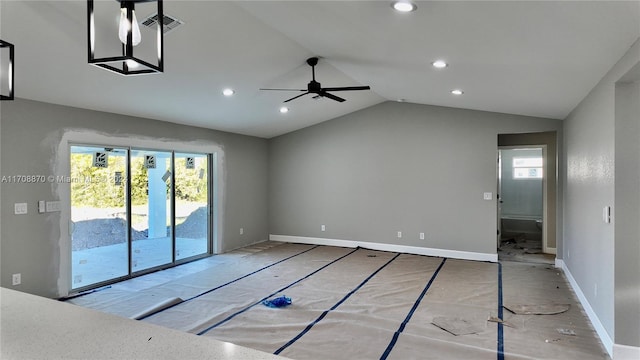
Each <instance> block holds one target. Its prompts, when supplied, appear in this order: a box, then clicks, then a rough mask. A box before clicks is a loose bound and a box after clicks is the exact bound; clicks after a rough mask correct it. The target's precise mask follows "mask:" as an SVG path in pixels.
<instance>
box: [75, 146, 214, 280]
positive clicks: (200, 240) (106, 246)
mask: <svg viewBox="0 0 640 360" xmlns="http://www.w3.org/2000/svg"><path fill="white" fill-rule="evenodd" d="M70 154H71V155H70V165H71V176H70V177H69V179H70V181H69V182H70V183H71V220H72V224H71V230H72V233H71V245H72V246H71V248H72V249H71V251H72V256H71V258H72V263H71V273H72V279H71V282H72V289H73V290H77V289H81V290H82V289H86V288H90V287H93V286H97V285H102V284H105V283H107V282H113V281H116V280H119V279H122V278H126V277H131V276H135V275H139V274H142V273H145V272H149V271H153V270H156V269H160V268H164V267H167V266H171V265H174V264H176V263H177V262H184V261H188V260H191V259H195V258H197V257H202V256H206V255H207V254H209V253H210V251H211V250H210V249H211V244H210V239H211V237H210V235H209V234H210V232H211V231H210V217H211V216H210V215H211V214H212V211H211V208H210V193H211V192H210V190H209V188H210V185H209V184H210V180H211V177H210V174H209V172H210V166H209V162H210V157H211V155H208V154H196V153H174V152H171V151H159V150H143V149H131V148H114V147H103V146H84V145H73V146H71V148H70Z"/></svg>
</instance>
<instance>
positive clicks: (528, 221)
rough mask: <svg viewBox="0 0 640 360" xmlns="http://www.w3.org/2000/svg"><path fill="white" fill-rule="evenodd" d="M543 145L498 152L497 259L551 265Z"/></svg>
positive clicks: (511, 148)
mask: <svg viewBox="0 0 640 360" xmlns="http://www.w3.org/2000/svg"><path fill="white" fill-rule="evenodd" d="M546 158H547V147H546V145H535V146H500V147H499V148H498V211H497V213H498V216H497V217H498V258H499V259H500V260H508V261H525V262H537V263H549V264H553V263H554V262H555V255H553V253H551V252H550V251H549V246H548V239H547V235H548V232H547V231H545V230H546V228H545V227H546V226H547V224H546V221H545V220H546V218H547V214H546V206H545V205H546V204H545V203H546V201H545V199H546V198H547V174H546V172H545V163H546Z"/></svg>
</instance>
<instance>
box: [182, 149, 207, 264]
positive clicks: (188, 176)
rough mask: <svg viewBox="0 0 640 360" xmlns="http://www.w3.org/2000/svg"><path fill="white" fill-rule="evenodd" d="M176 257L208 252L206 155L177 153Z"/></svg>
mask: <svg viewBox="0 0 640 360" xmlns="http://www.w3.org/2000/svg"><path fill="white" fill-rule="evenodd" d="M175 165H176V180H175V193H176V214H175V223H176V260H181V259H185V258H189V257H192V256H197V255H201V254H206V253H208V252H209V241H208V239H209V205H208V204H209V201H208V199H209V190H208V189H209V187H208V184H209V176H208V174H209V161H208V156H207V155H205V154H186V153H176V154H175Z"/></svg>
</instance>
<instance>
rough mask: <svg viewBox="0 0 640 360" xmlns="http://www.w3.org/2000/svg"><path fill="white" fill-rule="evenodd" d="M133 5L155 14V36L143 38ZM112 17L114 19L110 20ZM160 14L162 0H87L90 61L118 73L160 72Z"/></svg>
mask: <svg viewBox="0 0 640 360" xmlns="http://www.w3.org/2000/svg"><path fill="white" fill-rule="evenodd" d="M114 3H116V4H114ZM116 5H119V14H118V13H117V12H116V11H118V10H117V6H116ZM136 5H139V6H138V7H141V6H144V10H145V11H149V12H155V13H156V14H157V19H158V20H157V23H156V25H155V30H156V34H155V36H151V35H150V34H149V35H145V38H144V39H143V35H142V34H141V32H140V25H139V24H138V20H137V16H136ZM115 17H117V18H118V21H117V22H113V21H110V20H111V19H113V18H115ZM163 18H164V14H163V9H162V0H114V2H111V1H106V2H105V1H94V0H87V24H88V41H89V64H92V65H95V66H98V67H101V68H103V69H106V70H109V71H113V72H116V73H118V74H121V75H140V74H152V73H161V72H163V71H164V62H163V45H164V33H163V24H162V21H163ZM134 50H135V51H136V54H135V55H134ZM140 54H143V55H144V56H142V55H140Z"/></svg>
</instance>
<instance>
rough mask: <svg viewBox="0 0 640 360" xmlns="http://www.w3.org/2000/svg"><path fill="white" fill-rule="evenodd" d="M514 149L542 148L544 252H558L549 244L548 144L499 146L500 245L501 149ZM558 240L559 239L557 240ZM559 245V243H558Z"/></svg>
mask: <svg viewBox="0 0 640 360" xmlns="http://www.w3.org/2000/svg"><path fill="white" fill-rule="evenodd" d="M514 149H542V252H543V253H545V254H556V249H557V248H551V247H549V246H548V226H549V222H548V212H549V211H548V206H549V202H548V201H547V198H548V178H549V173H550V172H549V171H548V166H549V161H548V151H547V144H526V145H504V146H501V145H499V146H498V150H497V158H498V161H497V167H498V169H497V174H498V176H497V178H496V180H497V185H496V186H497V192H496V193H497V194H498V196H496V198H497V201H496V208H497V209H496V216H497V224H498V231H499V233H498V247H499V246H500V237H501V236H502V234H501V233H502V227H501V222H502V221H501V209H500V201H502V194H501V190H502V189H501V173H502V168H501V166H502V165H503V164H502V161H501V155H500V154H501V150H514ZM556 241H557V240H556ZM556 246H557V245H556Z"/></svg>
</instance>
